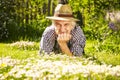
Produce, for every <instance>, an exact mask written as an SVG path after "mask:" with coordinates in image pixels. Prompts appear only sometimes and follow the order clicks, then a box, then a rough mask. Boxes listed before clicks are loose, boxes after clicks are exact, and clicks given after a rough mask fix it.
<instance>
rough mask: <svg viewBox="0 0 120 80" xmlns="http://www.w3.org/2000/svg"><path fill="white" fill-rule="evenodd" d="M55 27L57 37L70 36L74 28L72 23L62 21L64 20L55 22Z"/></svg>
mask: <svg viewBox="0 0 120 80" xmlns="http://www.w3.org/2000/svg"><path fill="white" fill-rule="evenodd" d="M54 25H55V32H56V34H57V35H58V34H63V33H67V34H70V32H71V30H72V29H73V27H74V26H72V22H71V21H62V20H55V21H54Z"/></svg>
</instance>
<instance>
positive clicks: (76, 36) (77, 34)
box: [70, 26, 86, 56]
mask: <svg viewBox="0 0 120 80" xmlns="http://www.w3.org/2000/svg"><path fill="white" fill-rule="evenodd" d="M85 42H86V38H85V35H84V33H83V31H82V29H81V28H80V27H79V26H77V27H75V29H74V30H73V31H72V45H71V47H70V50H71V52H72V53H73V55H74V56H82V54H83V53H84V47H85Z"/></svg>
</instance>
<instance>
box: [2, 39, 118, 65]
mask: <svg viewBox="0 0 120 80" xmlns="http://www.w3.org/2000/svg"><path fill="white" fill-rule="evenodd" d="M10 44H11V43H0V56H1V57H6V56H11V57H12V58H15V59H26V58H30V57H39V53H38V52H39V42H36V44H35V46H36V49H33V50H31V49H26V50H25V49H21V48H20V49H19V48H18V49H17V48H14V47H11V46H10ZM95 46H96V45H95V41H90V40H89V41H87V42H86V47H85V55H86V56H87V57H92V58H93V60H96V61H98V62H100V63H106V64H111V65H120V53H117V54H115V53H109V52H106V51H104V50H103V51H102V52H96V51H95V48H93V47H95ZM86 56H84V57H86Z"/></svg>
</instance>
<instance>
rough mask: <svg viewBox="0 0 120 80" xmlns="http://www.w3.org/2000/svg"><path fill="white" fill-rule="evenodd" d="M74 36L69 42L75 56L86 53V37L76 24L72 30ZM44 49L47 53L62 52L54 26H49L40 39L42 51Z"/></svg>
mask: <svg viewBox="0 0 120 80" xmlns="http://www.w3.org/2000/svg"><path fill="white" fill-rule="evenodd" d="M71 35H72V38H71V39H70V41H69V42H68V47H69V49H70V51H71V52H72V53H73V55H74V56H81V55H82V54H83V53H84V47H85V41H86V38H85V36H84V34H83V31H82V29H81V28H80V27H79V26H76V27H75V28H74V29H73V30H72V31H71ZM42 51H44V52H45V53H48V54H49V53H50V52H55V53H60V52H61V50H60V47H59V45H58V42H57V35H56V33H55V29H54V27H53V26H50V27H47V28H46V29H45V31H44V32H43V35H42V38H41V41H40V53H41V52H42Z"/></svg>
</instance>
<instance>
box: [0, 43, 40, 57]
mask: <svg viewBox="0 0 120 80" xmlns="http://www.w3.org/2000/svg"><path fill="white" fill-rule="evenodd" d="M9 44H10V43H0V56H1V57H6V56H10V57H11V58H15V59H26V58H30V57H36V56H38V50H22V49H16V48H12V47H11V46H9Z"/></svg>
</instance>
